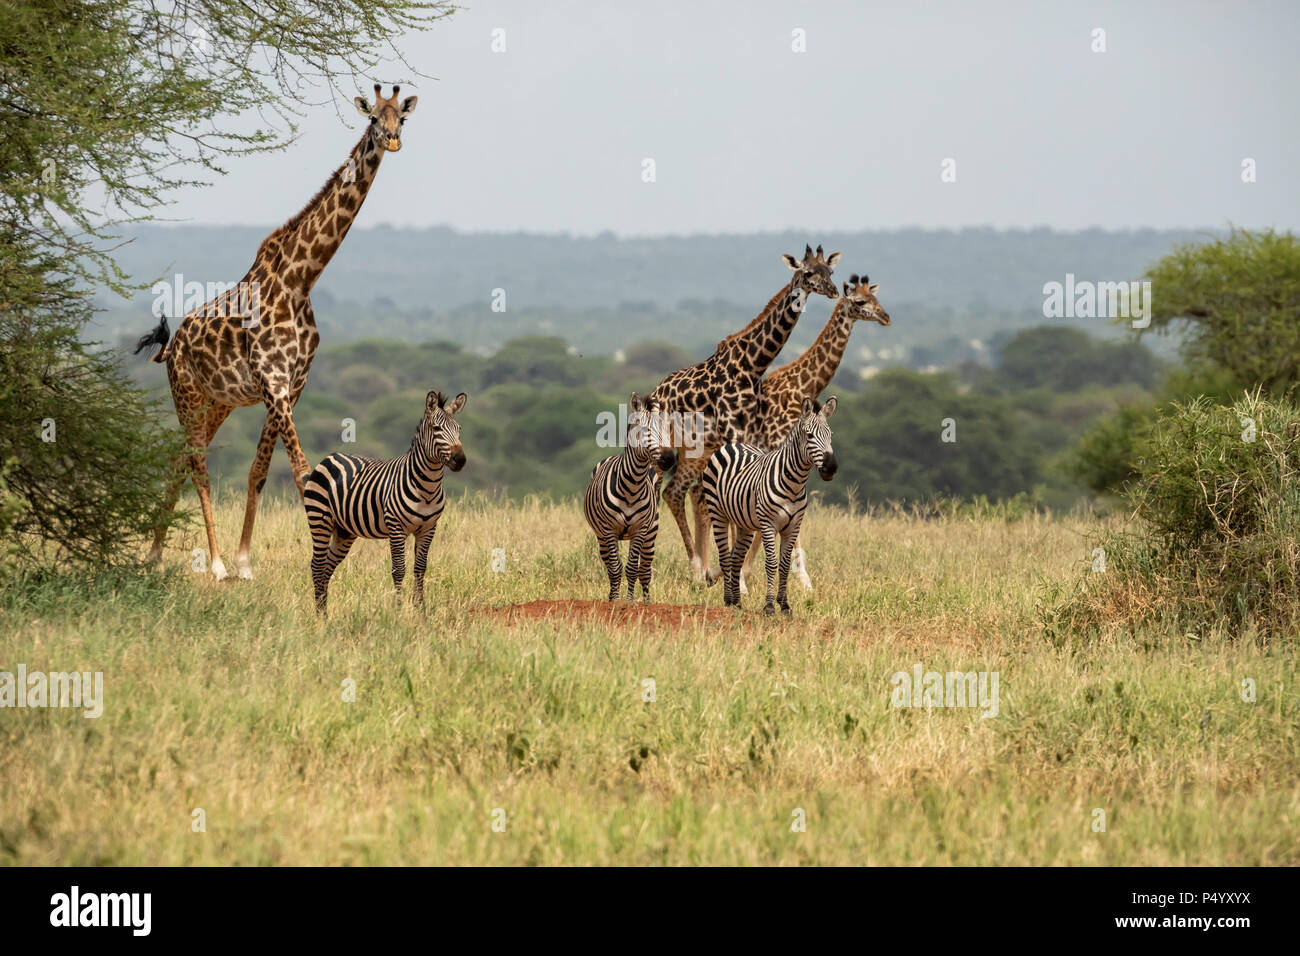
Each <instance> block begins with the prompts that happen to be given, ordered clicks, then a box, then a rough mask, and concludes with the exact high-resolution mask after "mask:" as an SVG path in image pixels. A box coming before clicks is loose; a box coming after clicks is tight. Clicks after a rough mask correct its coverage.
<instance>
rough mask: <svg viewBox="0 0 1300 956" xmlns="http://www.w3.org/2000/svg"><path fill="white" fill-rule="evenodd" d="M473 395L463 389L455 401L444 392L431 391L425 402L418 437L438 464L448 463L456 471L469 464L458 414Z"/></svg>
mask: <svg viewBox="0 0 1300 956" xmlns="http://www.w3.org/2000/svg"><path fill="white" fill-rule="evenodd" d="M468 397H469V396H467V395H466V394H465V393H464V392H461V393H460V394H459V395H457V396H456V397H455V398H453V399H452V400H451V401H447V396H446V395H444V394H442V392H430V393H429V396H428V398H426V399H425V402H424V420H423V421H421V422H420V430H419V431H418V432H416V434H415V440H416V441H417V442H418V443H419V444H420V448H421V450H422V451H423V452H424V454H425V456H426V457H427V458H428V459H429V460H430V461H431V462H433V463H434V464H445V465H446V466H447V467H448V468H450V469H451V470H452V471H460V470H461V469H462V468H464V467H465V451H464V449H463V448H461V446H460V422H458V421H456V419H455V417H454V416H455V414H456V413H457V412H459V411H460V410H461V409H462V408H464V407H465V401H466V399H467V398H468Z"/></svg>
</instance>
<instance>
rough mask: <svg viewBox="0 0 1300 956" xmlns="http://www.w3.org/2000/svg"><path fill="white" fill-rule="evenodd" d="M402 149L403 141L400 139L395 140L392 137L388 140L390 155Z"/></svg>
mask: <svg viewBox="0 0 1300 956" xmlns="http://www.w3.org/2000/svg"><path fill="white" fill-rule="evenodd" d="M401 148H402V141H401V140H400V139H394V138H393V137H391V136H390V137H389V138H388V151H389V152H390V153H395V152H397V151H398V150H399V149H401Z"/></svg>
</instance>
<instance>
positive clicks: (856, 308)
mask: <svg viewBox="0 0 1300 956" xmlns="http://www.w3.org/2000/svg"><path fill="white" fill-rule="evenodd" d="M879 288H880V283H879V282H877V283H876V284H875V285H872V284H871V280H870V279H868V278H867V277H866V276H865V275H864V276H862V277H861V278H859V277H858V276H856V275H852V276H849V281H848V282H846V283H844V298H843V300H842V301H843V303H844V308H845V309H847V310H848V315H849V321H850V322H856V321H858V320H859V319H866V320H867V321H869V322H879V323H880V324H881V325H889V323H890V322H891V321H892V320H891V319H890V318H889V313H888V312H886V311H885V308H884V306H882V305H881V304H880V302H879V301H878V300H877V299H876V291H877V290H878V289H879Z"/></svg>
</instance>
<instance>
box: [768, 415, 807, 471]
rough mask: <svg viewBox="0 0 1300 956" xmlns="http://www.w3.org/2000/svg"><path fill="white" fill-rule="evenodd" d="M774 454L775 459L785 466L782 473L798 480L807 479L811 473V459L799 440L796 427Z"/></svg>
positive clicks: (805, 447)
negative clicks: (788, 473)
mask: <svg viewBox="0 0 1300 956" xmlns="http://www.w3.org/2000/svg"><path fill="white" fill-rule="evenodd" d="M776 454H777V459H778V460H779V461H780V462H781V464H782V465H783V466H785V467H783V468H782V471H788V472H791V473H793V474H795V475H796V476H797V477H800V478H807V477H808V473H809V472H810V471H812V459H811V458H810V457H808V450H807V446H805V445H804V443H803V442H802V441H801V440H800V435H799V427H798V426H797V425H796V426H795V427H794V429H793V430H791V432H790V434H789V436H788V437H787V438H786V440H785V442H784V443H783V444H782V445H781V447H780V449H779V450H778V451H777V453H776Z"/></svg>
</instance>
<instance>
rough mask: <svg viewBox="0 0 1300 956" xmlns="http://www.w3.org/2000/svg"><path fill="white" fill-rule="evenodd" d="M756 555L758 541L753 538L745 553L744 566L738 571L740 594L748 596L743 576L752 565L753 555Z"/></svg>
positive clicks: (747, 588)
mask: <svg viewBox="0 0 1300 956" xmlns="http://www.w3.org/2000/svg"><path fill="white" fill-rule="evenodd" d="M756 554H758V539H757V538H755V539H754V540H753V542H752V543H751V544H750V546H749V550H748V551H746V552H745V564H744V566H743V567H741V569H740V593H741V594H748V593H749V587H748V586H747V585H746V584H745V576H746V575H747V574H749V568H750V566H751V565H752V564H753V563H754V555H756Z"/></svg>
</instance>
